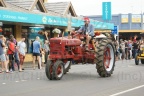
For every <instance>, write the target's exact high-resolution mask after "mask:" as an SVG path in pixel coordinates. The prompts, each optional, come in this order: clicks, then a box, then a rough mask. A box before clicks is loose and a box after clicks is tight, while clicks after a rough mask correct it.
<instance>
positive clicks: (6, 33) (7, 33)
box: [3, 28, 13, 38]
mask: <svg viewBox="0 0 144 96" xmlns="http://www.w3.org/2000/svg"><path fill="white" fill-rule="evenodd" d="M11 34H13V28H3V35H4V36H5V37H7V38H9V36H10V35H11Z"/></svg>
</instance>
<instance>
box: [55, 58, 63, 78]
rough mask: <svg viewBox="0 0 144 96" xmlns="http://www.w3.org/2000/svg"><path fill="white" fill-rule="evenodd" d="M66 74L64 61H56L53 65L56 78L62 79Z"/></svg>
mask: <svg viewBox="0 0 144 96" xmlns="http://www.w3.org/2000/svg"><path fill="white" fill-rule="evenodd" d="M63 74H64V64H63V62H62V61H59V60H58V61H56V62H55V64H54V65H53V76H54V79H56V80H60V79H61V78H62V77H63Z"/></svg>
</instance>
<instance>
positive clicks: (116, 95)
mask: <svg viewBox="0 0 144 96" xmlns="http://www.w3.org/2000/svg"><path fill="white" fill-rule="evenodd" d="M142 87H144V85H141V86H137V87H134V88H131V89H128V90H125V91H122V92H119V93H116V94H113V95H110V96H118V95H121V94H124V93H127V92H130V91H133V90H136V89H139V88H142Z"/></svg>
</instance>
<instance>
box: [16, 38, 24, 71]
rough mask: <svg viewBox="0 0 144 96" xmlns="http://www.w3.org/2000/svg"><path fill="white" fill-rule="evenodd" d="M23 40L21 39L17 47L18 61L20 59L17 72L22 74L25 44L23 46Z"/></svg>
mask: <svg viewBox="0 0 144 96" xmlns="http://www.w3.org/2000/svg"><path fill="white" fill-rule="evenodd" d="M24 41H25V38H22V39H21V41H19V42H18V45H17V49H18V52H19V59H20V68H19V72H22V65H23V63H24V59H25V53H26V52H25V48H26V44H25V42H24Z"/></svg>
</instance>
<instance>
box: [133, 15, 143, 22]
mask: <svg viewBox="0 0 144 96" xmlns="http://www.w3.org/2000/svg"><path fill="white" fill-rule="evenodd" d="M132 23H141V15H132Z"/></svg>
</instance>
